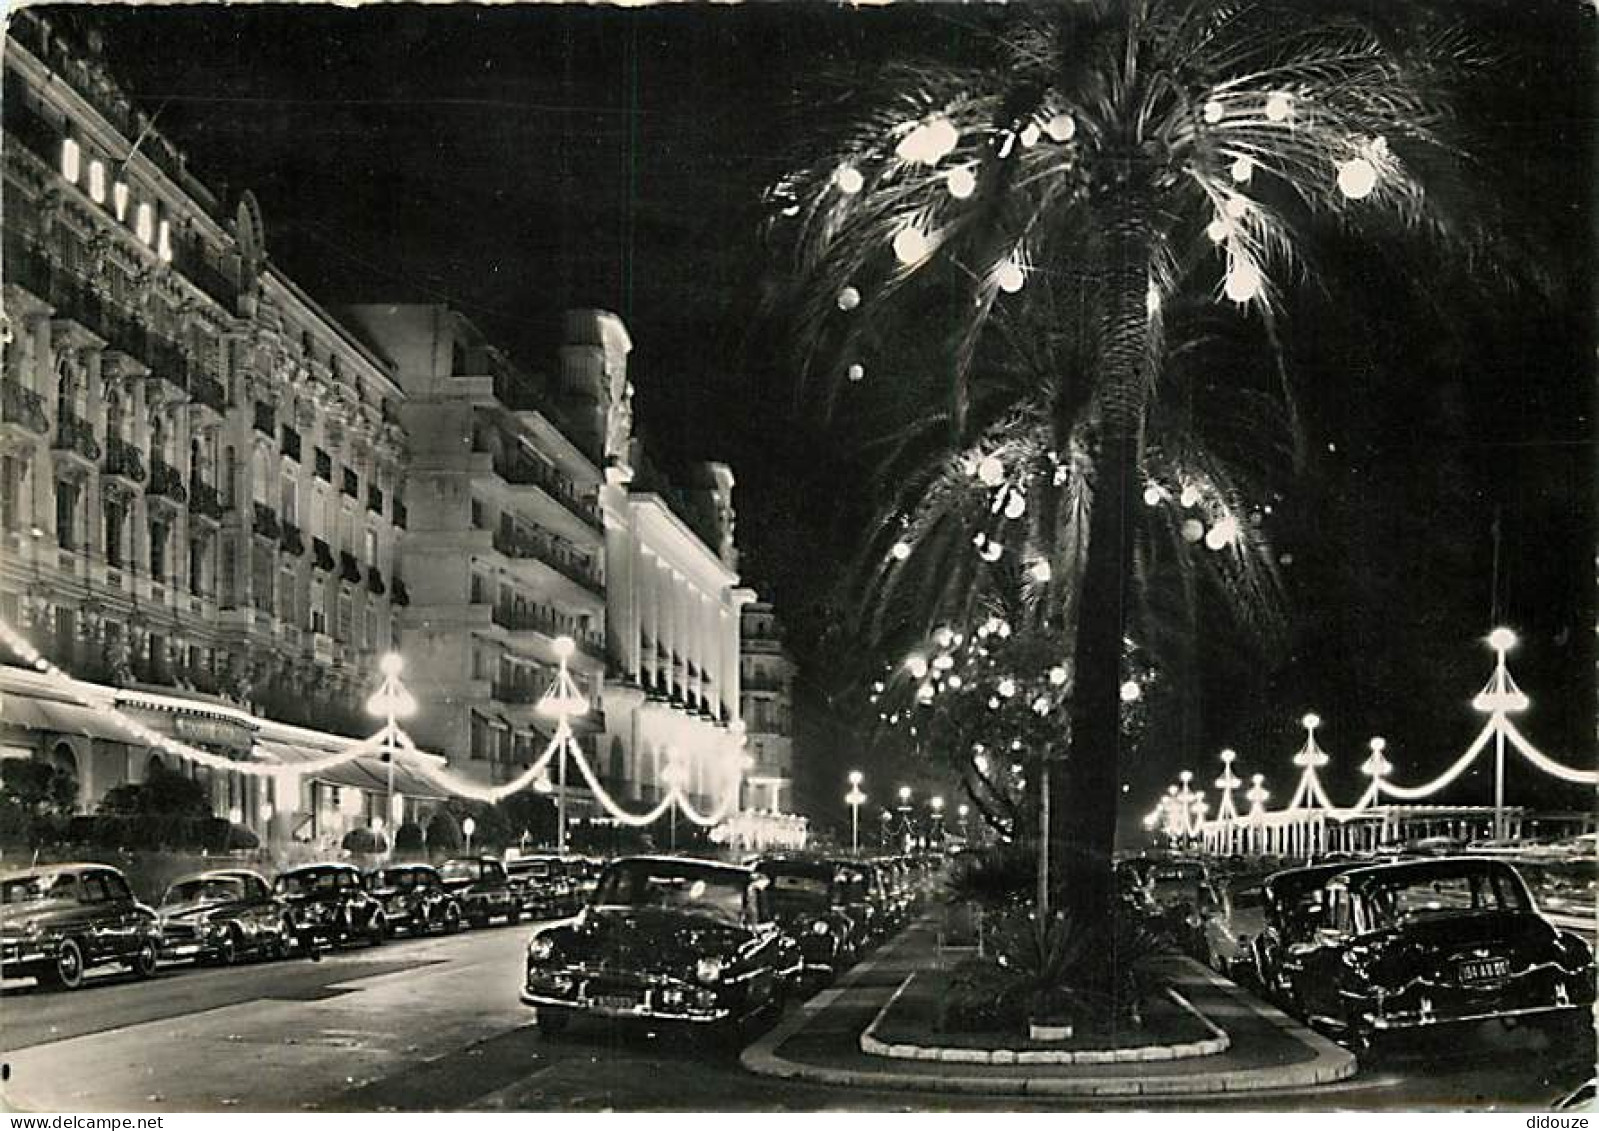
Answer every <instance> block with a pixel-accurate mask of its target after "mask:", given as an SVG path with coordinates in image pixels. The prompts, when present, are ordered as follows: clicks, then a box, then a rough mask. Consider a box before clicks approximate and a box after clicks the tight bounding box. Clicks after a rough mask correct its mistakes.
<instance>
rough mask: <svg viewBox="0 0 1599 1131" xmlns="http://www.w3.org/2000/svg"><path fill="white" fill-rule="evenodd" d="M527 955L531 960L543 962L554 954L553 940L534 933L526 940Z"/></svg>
mask: <svg viewBox="0 0 1599 1131" xmlns="http://www.w3.org/2000/svg"><path fill="white" fill-rule="evenodd" d="M527 956H528V959H529V960H530V961H533V962H545V961H548V960H549V959H550V958H553V957H554V956H555V940H554V939H551V938H549V937H548V936H546V935H534V936H533V937H532V938H531V939H529V940H528V944H527Z"/></svg>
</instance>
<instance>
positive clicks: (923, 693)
mask: <svg viewBox="0 0 1599 1131" xmlns="http://www.w3.org/2000/svg"><path fill="white" fill-rule="evenodd" d="M936 694H937V692H936V691H935V690H934V688H933V685H932V684H930V683H924V684H922V686H921V687H920V688H918V689H917V691H916V698H918V699H920V700H921V701H922V702H923V703H931V702H932V701H933V696H934V695H936Z"/></svg>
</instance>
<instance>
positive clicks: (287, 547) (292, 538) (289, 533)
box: [281, 521, 305, 558]
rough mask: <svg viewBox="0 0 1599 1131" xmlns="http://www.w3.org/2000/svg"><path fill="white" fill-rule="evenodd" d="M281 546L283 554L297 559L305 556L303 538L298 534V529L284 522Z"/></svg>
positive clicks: (290, 523) (292, 524)
mask: <svg viewBox="0 0 1599 1131" xmlns="http://www.w3.org/2000/svg"><path fill="white" fill-rule="evenodd" d="M282 525H283V533H282V540H281V545H282V546H283V550H284V552H285V553H289V554H293V555H294V556H295V557H297V558H301V557H304V556H305V538H304V536H303V535H302V534H301V533H300V528H299V527H298V526H296V525H294V523H292V522H287V521H286V522H284V523H283V524H282Z"/></svg>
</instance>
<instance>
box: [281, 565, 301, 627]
mask: <svg viewBox="0 0 1599 1131" xmlns="http://www.w3.org/2000/svg"><path fill="white" fill-rule="evenodd" d="M278 619H279V620H280V621H282V622H283V623H284V624H292V625H294V626H296V627H298V626H299V624H300V622H299V620H298V619H297V618H296V617H295V609H294V571H293V570H292V569H285V570H283V571H282V572H281V574H280V576H279V577H278Z"/></svg>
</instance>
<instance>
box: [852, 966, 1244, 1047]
mask: <svg viewBox="0 0 1599 1131" xmlns="http://www.w3.org/2000/svg"><path fill="white" fill-rule="evenodd" d="M915 978H916V975H915V974H910V975H908V976H907V977H906V978H905V980H904V981H903V982H901V983H900V986H899V989H897V990H895V991H894V996H892V997H890V998H889V999H888V1002H887V1003H886V1004H885V1005H884V1006H883V1008H882V1009H880V1010H878V1011H877V1016H876V1017H874V1018H872V1023H871V1024H870V1025H868V1026H866V1028H865V1029H864V1030H863V1031H862V1032H861V1039H860V1046H861V1051H862V1052H863V1053H866V1054H867V1055H868V1056H881V1057H887V1058H889V1059H891V1060H937V1061H942V1062H944V1063H946V1064H995V1065H1014V1064H1056V1065H1060V1064H1133V1063H1138V1062H1148V1061H1157V1060H1158V1061H1172V1060H1189V1059H1192V1058H1194V1057H1200V1056H1215V1055H1216V1054H1218V1053H1222V1052H1226V1051H1227V1049H1228V1048H1229V1047H1231V1045H1232V1038H1231V1037H1229V1036H1228V1035H1227V1033H1226V1031H1225V1030H1223V1029H1222V1028H1221V1026H1219V1025H1217V1024H1216V1023H1215V1022H1213V1021H1212V1020H1211V1019H1210V1018H1208V1017H1206V1016H1205V1015H1204V1014H1203V1013H1201V1012H1200V1011H1199V1010H1197V1009H1195V1008H1194V1006H1193V1003H1192V1002H1190V1001H1189V1000H1188V999H1187V998H1185V997H1183V995H1182V994H1180V993H1178V992H1177V991H1176V990H1175V989H1173V988H1172V987H1170V986H1167V987H1166V996H1167V997H1169V998H1170V999H1171V1000H1172V1001H1174V1002H1176V1003H1177V1006H1178V1008H1179V1009H1184V1010H1187V1011H1188V1013H1189V1014H1191V1015H1192V1016H1193V1017H1194V1018H1195V1019H1196V1020H1198V1021H1199V1023H1200V1024H1201V1025H1203V1026H1204V1027H1205V1028H1206V1030H1208V1031H1209V1033H1210V1036H1209V1037H1208V1038H1206V1039H1205V1040H1203V1041H1187V1042H1184V1043H1183V1044H1177V1045H1141V1046H1138V1047H1136V1048H1125V1049H971V1048H951V1047H948V1046H944V1045H922V1044H910V1043H905V1044H889V1043H887V1042H885V1041H882V1040H879V1039H878V1037H877V1027H878V1026H879V1025H880V1024H882V1022H883V1019H884V1018H885V1017H887V1016H888V1012H889V1010H891V1009H893V1008H894V1004H895V1003H896V1002H897V1001H899V999H900V995H902V994H903V993H904V992H905V991H906V990H907V989H909V988H910V984H911V982H912V981H914V980H915Z"/></svg>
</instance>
